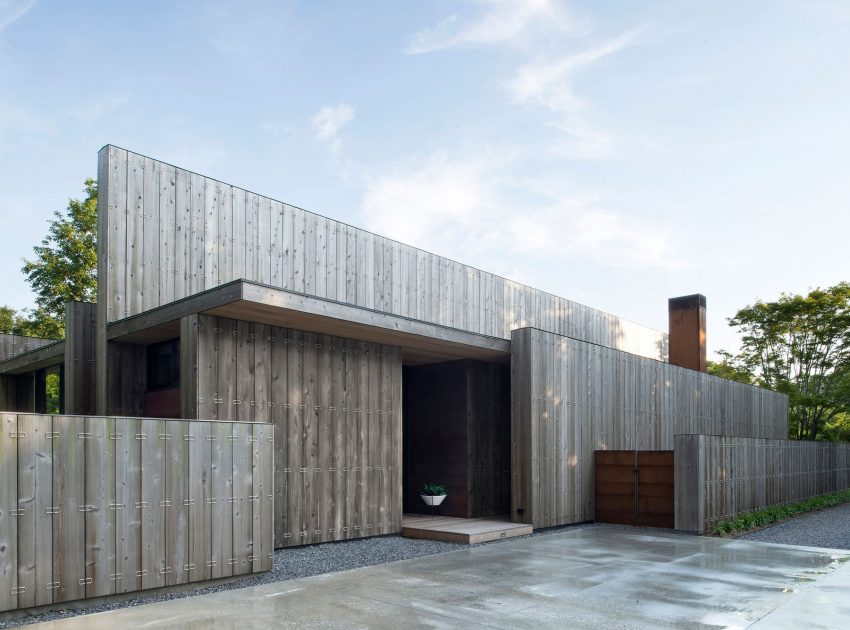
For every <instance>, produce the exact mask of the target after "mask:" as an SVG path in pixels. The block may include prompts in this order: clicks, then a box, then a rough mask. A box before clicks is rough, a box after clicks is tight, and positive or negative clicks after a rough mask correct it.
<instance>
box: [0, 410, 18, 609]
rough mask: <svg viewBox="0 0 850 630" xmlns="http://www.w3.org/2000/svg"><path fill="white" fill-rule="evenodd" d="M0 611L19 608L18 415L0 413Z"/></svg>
mask: <svg viewBox="0 0 850 630" xmlns="http://www.w3.org/2000/svg"><path fill="white" fill-rule="evenodd" d="M0 429H2V431H0V462H2V466H3V474H2V475H0V610H13V609H15V608H17V607H18V518H17V516H15V512H16V511H17V509H18V443H17V441H16V437H15V436H16V434H17V432H18V415H17V414H15V413H3V414H0Z"/></svg>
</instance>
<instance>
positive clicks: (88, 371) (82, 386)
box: [63, 302, 97, 414]
mask: <svg viewBox="0 0 850 630" xmlns="http://www.w3.org/2000/svg"><path fill="white" fill-rule="evenodd" d="M96 320H97V307H96V305H95V304H90V303H88V302H66V303H65V384H64V386H65V409H64V410H63V411H64V412H65V413H68V414H90V413H94V412H95V392H94V389H95V365H94V362H95V346H96V344H95V326H96V323H97V321H96Z"/></svg>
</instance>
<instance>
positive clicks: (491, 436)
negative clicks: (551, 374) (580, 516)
mask: <svg viewBox="0 0 850 630" xmlns="http://www.w3.org/2000/svg"><path fill="white" fill-rule="evenodd" d="M404 388H405V389H404V401H405V409H404V509H405V511H407V512H413V513H418V512H421V511H423V508H424V503H423V502H422V500H421V499H420V497H419V495H420V494H421V491H422V486H423V485H424V484H425V483H441V484H443V485H445V486H446V490H447V492H448V497H446V500H445V501H444V503H443V505H442V506H440V509H439V513H440V514H443V515H446V516H458V517H463V518H474V517H483V516H497V515H500V514H507V513H508V511H509V509H510V494H509V491H510V415H509V414H510V384H509V373H508V369H507V367H506V366H502V365H498V364H493V363H485V362H481V361H452V362H448V363H435V364H431V365H424V366H415V367H407V368H405V369H404Z"/></svg>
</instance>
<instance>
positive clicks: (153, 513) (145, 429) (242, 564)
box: [0, 413, 274, 611]
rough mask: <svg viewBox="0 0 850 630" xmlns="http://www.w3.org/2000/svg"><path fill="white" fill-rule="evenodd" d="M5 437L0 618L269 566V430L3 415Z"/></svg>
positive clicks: (0, 436)
mask: <svg viewBox="0 0 850 630" xmlns="http://www.w3.org/2000/svg"><path fill="white" fill-rule="evenodd" d="M0 428H2V433H0V588H2V593H0V611H3V610H11V609H15V608H23V607H27V608H29V607H33V606H41V605H45V604H51V603H60V602H65V601H72V600H78V599H85V598H87V597H88V598H91V597H98V596H103V595H110V594H113V593H125V592H131V591H135V590H142V589H148V588H156V587H160V586H166V585H173V584H181V583H186V582H192V581H201V580H204V579H208V577H209V576H211V575H213V573H214V572H215V574H216V576H218V574H222V575H224V576H229V575H239V574H244V573H251V572H257V571H266V570H268V569H270V568H271V566H272V561H273V543H274V540H273V526H272V524H273V510H274V428H273V426H272V425H270V424H263V423H252V424H247V423H231V422H205V421H185V420H160V419H138V418H109V417H100V416H90V417H83V416H48V415H36V414H16V413H4V414H2V415H0ZM213 438H215V439H213ZM213 500H215V502H213ZM213 510H215V512H214V511H213ZM260 537H262V539H261V538H260Z"/></svg>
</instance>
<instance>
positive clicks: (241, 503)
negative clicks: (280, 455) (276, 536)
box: [232, 422, 271, 575]
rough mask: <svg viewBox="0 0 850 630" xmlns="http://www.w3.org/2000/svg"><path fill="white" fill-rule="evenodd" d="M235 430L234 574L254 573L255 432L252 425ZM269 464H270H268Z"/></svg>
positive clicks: (237, 425) (245, 425) (236, 424)
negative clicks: (253, 446)
mask: <svg viewBox="0 0 850 630" xmlns="http://www.w3.org/2000/svg"><path fill="white" fill-rule="evenodd" d="M232 430H233V505H232V516H233V558H234V559H235V562H234V564H233V566H232V572H233V575H241V574H243V573H251V572H252V571H253V568H254V565H253V560H249V558H251V557H252V556H253V555H254V547H253V519H254V514H253V507H254V503H255V501H254V497H253V492H254V488H253V486H254V473H253V455H252V449H251V446H252V444H253V442H252V438H253V432H252V430H251V425H250V424H246V423H242V422H237V423H234V424H233V425H232ZM266 464H267V465H270V464H271V462H266Z"/></svg>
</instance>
